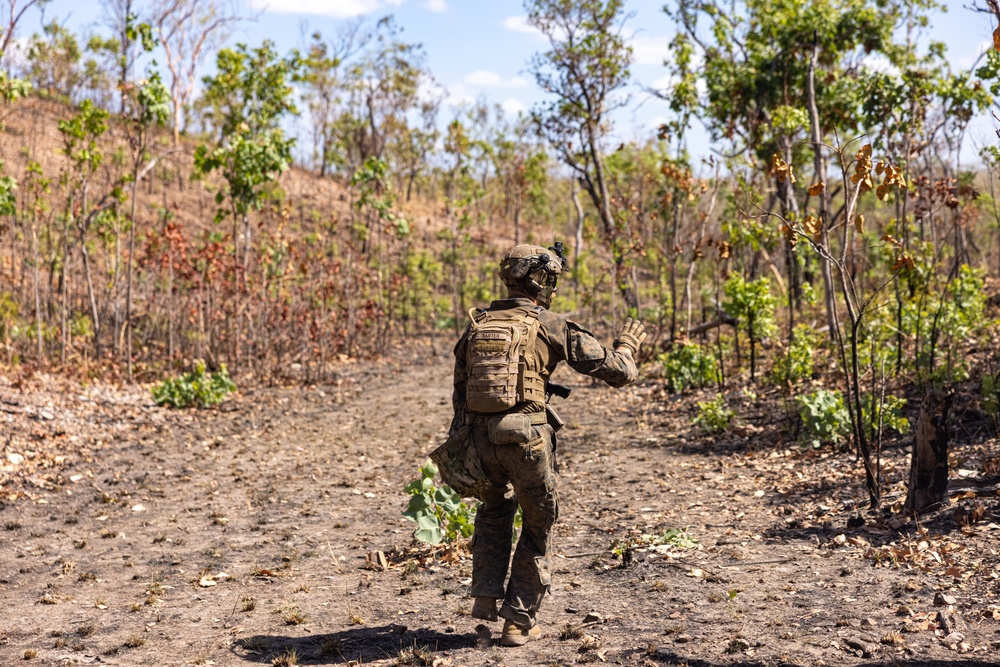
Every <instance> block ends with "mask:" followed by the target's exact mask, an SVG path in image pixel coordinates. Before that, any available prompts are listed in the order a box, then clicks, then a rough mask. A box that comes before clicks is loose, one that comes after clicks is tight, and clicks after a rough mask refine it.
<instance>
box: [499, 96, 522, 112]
mask: <svg viewBox="0 0 1000 667" xmlns="http://www.w3.org/2000/svg"><path fill="white" fill-rule="evenodd" d="M500 106H501V107H503V110H504V113H506V114H508V115H510V116H516V115H517V114H519V113H524V112H526V111H527V110H528V107H526V106H524V102H522V101H521V100H519V99H517V98H516V97H512V98H510V99H508V100H504V101H503V103H502V104H501V105H500Z"/></svg>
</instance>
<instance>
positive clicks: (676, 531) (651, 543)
mask: <svg viewBox="0 0 1000 667" xmlns="http://www.w3.org/2000/svg"><path fill="white" fill-rule="evenodd" d="M658 546H664V547H667V548H670V549H694V548H696V547H697V546H698V540H696V539H695V538H693V537H692V536H691V535H690V534H689V533H688V532H687V531H686V530H684V529H683V528H668V529H666V530H663V531H662V532H659V533H652V534H650V533H642V534H639V535H635V534H632V535H629V536H628V537H624V538H622V539H620V540H615V541H614V542H612V543H611V552H612V553H613V554H614V555H615V556H617V557H618V558H621V557H622V556H623V555H624V554H625V553H626V552H629V551H633V550H635V549H642V548H647V547H658Z"/></svg>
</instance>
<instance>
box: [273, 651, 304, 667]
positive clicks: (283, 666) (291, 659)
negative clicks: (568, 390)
mask: <svg viewBox="0 0 1000 667" xmlns="http://www.w3.org/2000/svg"><path fill="white" fill-rule="evenodd" d="M271 664H272V665H273V666H274V667H296V665H298V664H299V656H298V654H296V652H295V649H294V648H290V649H288V650H287V651H285V652H283V653H281V654H280V655H278V657H276V658H275V659H274V660H272V661H271Z"/></svg>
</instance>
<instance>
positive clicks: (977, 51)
mask: <svg viewBox="0 0 1000 667" xmlns="http://www.w3.org/2000/svg"><path fill="white" fill-rule="evenodd" d="M992 48H993V39H992V38H990V39H985V40H983V41H981V42H979V44H976V47H975V48H974V49H973V50H972V51H970V52H968V53H966V54H965V55H964V56H960V57H959V58H956V59H954V60H953V62H954V65H955V67H956V69H960V70H963V69H969V68H970V67H972V66H973V65H974V64H976V63H977V62H978V63H979V64H980V65H982V64H983V63H984V61H985V59H982V60H981V58H983V54H984V53H986V52H987V51H989V50H990V49H992Z"/></svg>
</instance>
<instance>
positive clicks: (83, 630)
mask: <svg viewBox="0 0 1000 667" xmlns="http://www.w3.org/2000/svg"><path fill="white" fill-rule="evenodd" d="M95 632H97V628H95V627H94V624H93V623H87V624H86V625H81V626H80V627H78V628H77V629H76V634H77V635H78V636H80V637H89V636H90V635H92V634H94V633H95Z"/></svg>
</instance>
